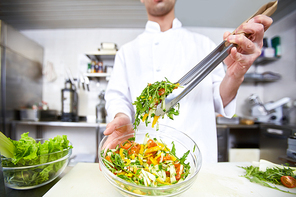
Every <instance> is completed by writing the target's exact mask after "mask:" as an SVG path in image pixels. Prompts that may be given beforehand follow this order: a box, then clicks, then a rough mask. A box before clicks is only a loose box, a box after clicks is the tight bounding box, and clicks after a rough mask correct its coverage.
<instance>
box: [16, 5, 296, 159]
mask: <svg viewBox="0 0 296 197" xmlns="http://www.w3.org/2000/svg"><path fill="white" fill-rule="evenodd" d="M177 17H178V15H177ZM295 19H296V10H294V11H292V12H291V13H290V14H288V15H286V16H285V17H283V18H281V19H280V20H278V21H276V22H275V23H274V24H273V25H272V26H271V27H270V29H268V31H267V32H266V34H265V37H266V38H268V39H271V38H273V37H275V36H279V37H280V39H281V50H282V55H281V57H280V58H279V59H278V60H276V61H273V62H269V63H268V64H264V65H253V66H252V68H251V69H250V70H249V73H255V72H256V73H264V72H267V71H271V72H274V73H277V74H279V75H281V79H280V80H278V81H275V82H270V83H260V82H259V83H257V82H251V83H250V82H248V83H243V84H242V86H241V87H240V89H239V93H238V97H237V111H236V114H237V115H238V116H240V117H248V116H250V115H251V114H250V106H249V105H250V102H249V99H248V98H249V96H250V95H251V94H257V95H258V96H259V98H260V99H261V101H262V102H263V103H267V102H270V101H277V100H279V99H281V98H283V97H289V98H291V99H292V102H290V103H289V106H288V107H289V108H290V110H289V112H288V113H289V120H290V123H293V124H296V110H294V109H293V106H295V105H296V101H295V100H296V94H295V92H296V20H295ZM181 21H182V20H181ZM186 28H188V29H189V30H191V31H194V32H198V33H201V34H204V35H206V36H208V37H210V38H211V39H212V40H213V41H214V42H215V43H216V44H219V43H220V42H221V41H222V36H223V33H224V32H225V31H233V30H234V28H230V27H227V28H223V27H196V26H186ZM143 30H144V25H143V26H142V27H137V28H107V27H105V28H79V29H77V28H76V29H75V28H71V29H27V30H20V32H21V33H22V34H23V35H25V36H27V37H28V38H30V39H32V40H33V41H35V42H37V43H38V44H39V45H41V46H42V47H43V48H44V56H43V70H44V69H45V68H46V69H48V68H52V69H53V71H54V72H55V74H56V78H55V77H54V78H51V79H48V78H47V77H46V75H45V73H44V78H43V84H42V100H43V101H45V102H47V103H48V107H49V109H54V110H58V111H61V107H62V106H61V105H62V103H61V89H63V88H64V83H65V79H66V78H67V74H66V71H67V70H70V72H71V73H72V75H73V77H74V78H79V77H80V76H81V73H82V74H84V73H86V72H87V64H88V63H90V60H89V58H88V57H87V56H86V53H87V52H90V51H96V50H98V48H100V47H101V43H103V42H112V43H116V45H117V47H118V48H119V49H120V47H121V46H122V45H124V44H125V43H127V42H129V41H131V40H133V39H134V38H135V37H136V36H137V35H139V34H140V33H142V32H143ZM108 64H112V61H110V62H108ZM107 83H108V82H107V80H106V78H92V79H91V80H90V84H89V89H90V90H89V91H87V90H83V89H82V88H79V89H78V90H77V92H78V97H79V104H78V106H79V109H78V111H79V116H86V117H87V121H89V122H95V117H96V108H95V106H96V105H97V104H98V103H99V98H98V95H99V94H100V93H101V91H103V90H105V88H106V85H107ZM293 101H294V102H293ZM16 130H17V133H16V138H17V139H18V138H19V137H20V134H21V133H23V132H27V131H30V134H31V135H32V136H34V135H36V132H37V128H36V126H34V125H18V126H17V129H16ZM42 133H43V137H45V138H50V137H54V136H56V135H58V134H66V135H68V138H69V139H70V140H71V141H72V143H73V144H74V149H73V155H78V154H88V155H94V154H95V151H96V149H95V146H96V139H95V138H96V135H95V130H94V129H93V128H81V127H78V128H77V127H51V126H44V127H42Z"/></svg>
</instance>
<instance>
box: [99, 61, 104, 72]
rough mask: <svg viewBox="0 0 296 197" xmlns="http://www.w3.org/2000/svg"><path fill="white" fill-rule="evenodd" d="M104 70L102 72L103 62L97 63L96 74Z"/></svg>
mask: <svg viewBox="0 0 296 197" xmlns="http://www.w3.org/2000/svg"><path fill="white" fill-rule="evenodd" d="M103 71H104V70H103V62H101V61H100V62H98V73H102V72H103Z"/></svg>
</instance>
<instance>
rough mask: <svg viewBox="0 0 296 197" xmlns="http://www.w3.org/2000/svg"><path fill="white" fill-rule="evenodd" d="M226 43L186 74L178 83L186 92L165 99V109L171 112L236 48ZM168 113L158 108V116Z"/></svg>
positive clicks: (159, 106) (156, 113)
mask: <svg viewBox="0 0 296 197" xmlns="http://www.w3.org/2000/svg"><path fill="white" fill-rule="evenodd" d="M226 43H227V42H226V41H223V42H222V43H221V44H220V45H219V46H217V47H216V48H215V49H214V50H213V51H212V52H211V53H210V54H209V55H208V56H206V57H205V58H204V59H203V60H202V61H201V62H199V63H198V64H197V65H196V66H195V67H193V68H192V69H191V70H190V71H189V72H188V73H186V74H185V75H184V76H183V77H182V78H181V79H180V80H179V81H178V82H177V83H179V84H180V85H181V86H184V87H185V88H184V90H183V91H182V92H181V93H179V94H178V95H176V96H175V97H173V98H172V97H170V96H168V97H167V98H166V99H165V103H166V104H165V106H166V107H165V109H166V111H169V110H170V109H171V108H172V107H174V106H175V105H176V104H177V103H178V102H179V101H180V100H181V99H182V98H183V97H184V96H186V95H187V94H188V93H189V92H190V91H191V90H192V89H193V88H195V86H197V85H198V84H199V83H200V82H201V81H202V80H203V79H204V78H205V77H206V76H207V75H208V74H210V72H211V71H212V70H213V69H214V68H216V67H217V66H218V65H219V64H220V63H221V62H222V61H223V60H224V59H225V58H226V57H227V56H228V55H229V50H230V49H231V48H232V47H233V46H234V45H233V44H229V45H227V46H226ZM165 113H166V112H164V111H163V109H162V107H161V104H159V105H158V106H157V110H156V112H155V115H156V116H163V115H164V114H165Z"/></svg>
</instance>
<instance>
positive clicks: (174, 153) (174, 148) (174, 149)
mask: <svg viewBox="0 0 296 197" xmlns="http://www.w3.org/2000/svg"><path fill="white" fill-rule="evenodd" d="M172 144H173V147H172V149H171V153H172V154H173V155H174V156H176V147H175V143H174V141H172Z"/></svg>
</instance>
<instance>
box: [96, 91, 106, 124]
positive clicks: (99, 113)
mask: <svg viewBox="0 0 296 197" xmlns="http://www.w3.org/2000/svg"><path fill="white" fill-rule="evenodd" d="M104 97H105V91H104V90H103V91H102V92H101V93H100V94H99V99H100V102H99V104H97V106H96V122H97V123H106V116H107V112H106V109H105V105H106V101H105V98H104Z"/></svg>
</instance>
